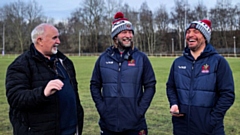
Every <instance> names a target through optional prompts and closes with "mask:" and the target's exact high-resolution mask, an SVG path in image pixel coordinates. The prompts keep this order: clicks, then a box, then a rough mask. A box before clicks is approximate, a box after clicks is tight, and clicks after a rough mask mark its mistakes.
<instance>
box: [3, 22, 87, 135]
mask: <svg viewBox="0 0 240 135" xmlns="http://www.w3.org/2000/svg"><path fill="white" fill-rule="evenodd" d="M31 38H32V42H33V43H32V44H31V45H30V50H29V51H26V52H25V53H23V54H22V55H20V56H19V57H18V58H16V59H15V60H14V61H13V62H12V63H11V64H10V65H9V67H8V69H7V74H6V95H7V100H8V103H9V105H10V112H9V117H10V122H11V124H12V126H13V134H14V135H33V134H34V135H74V134H77V135H81V134H82V127H83V108H82V106H81V103H80V98H79V95H78V87H77V80H76V73H75V69H74V65H73V63H72V61H71V60H70V59H68V58H67V57H66V56H65V55H64V54H63V53H61V52H60V51H58V49H57V48H58V45H59V44H60V40H59V33H58V30H57V29H56V28H55V27H54V26H53V25H50V24H46V23H43V24H40V25H38V26H36V27H35V28H34V29H33V31H32V33H31Z"/></svg>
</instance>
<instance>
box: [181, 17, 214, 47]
mask: <svg viewBox="0 0 240 135" xmlns="http://www.w3.org/2000/svg"><path fill="white" fill-rule="evenodd" d="M190 28H195V29H198V30H199V31H200V32H201V33H202V34H203V36H204V37H205V39H206V40H207V43H209V42H210V39H211V31H212V30H211V29H212V28H211V21H210V20H206V19H205V20H201V21H193V22H191V23H190V24H189V26H188V27H187V28H186V30H185V33H186V31H187V30H188V29H190Z"/></svg>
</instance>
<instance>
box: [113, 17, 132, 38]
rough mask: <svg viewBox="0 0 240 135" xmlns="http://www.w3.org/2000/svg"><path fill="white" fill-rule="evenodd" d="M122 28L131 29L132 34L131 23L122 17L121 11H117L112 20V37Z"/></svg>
mask: <svg viewBox="0 0 240 135" xmlns="http://www.w3.org/2000/svg"><path fill="white" fill-rule="evenodd" d="M123 30H131V31H132V32H133V34H134V28H133V26H132V23H131V22H129V21H128V19H127V18H124V15H123V13H122V12H117V13H116V14H115V16H114V21H113V22H112V33H111V37H112V39H113V38H114V37H115V36H116V35H117V34H118V33H120V32H121V31H123Z"/></svg>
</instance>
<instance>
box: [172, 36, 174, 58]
mask: <svg viewBox="0 0 240 135" xmlns="http://www.w3.org/2000/svg"><path fill="white" fill-rule="evenodd" d="M172 54H174V39H173V38H172Z"/></svg>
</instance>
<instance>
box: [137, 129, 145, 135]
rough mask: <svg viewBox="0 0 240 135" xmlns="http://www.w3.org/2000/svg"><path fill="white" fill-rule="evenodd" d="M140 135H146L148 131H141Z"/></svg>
mask: <svg viewBox="0 0 240 135" xmlns="http://www.w3.org/2000/svg"><path fill="white" fill-rule="evenodd" d="M138 135H146V131H145V130H141V131H140V132H139V133H138Z"/></svg>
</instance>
